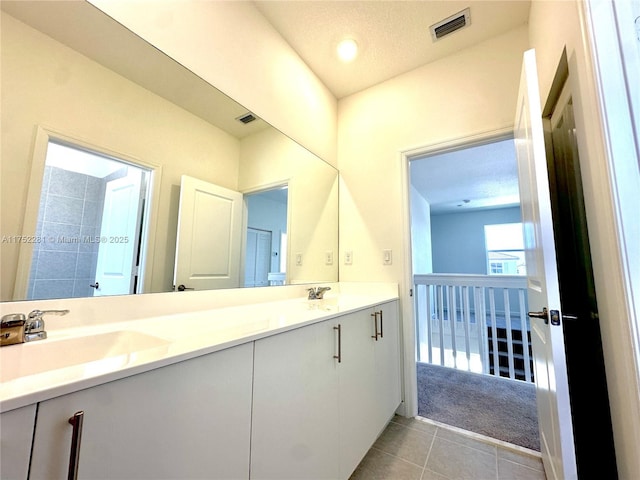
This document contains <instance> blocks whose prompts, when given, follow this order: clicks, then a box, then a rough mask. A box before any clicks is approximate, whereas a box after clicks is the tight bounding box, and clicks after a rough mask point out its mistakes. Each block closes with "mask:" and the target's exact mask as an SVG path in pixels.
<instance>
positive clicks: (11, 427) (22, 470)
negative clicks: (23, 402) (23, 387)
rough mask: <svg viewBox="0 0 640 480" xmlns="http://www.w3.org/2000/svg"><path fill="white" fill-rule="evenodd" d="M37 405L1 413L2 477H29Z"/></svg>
mask: <svg viewBox="0 0 640 480" xmlns="http://www.w3.org/2000/svg"><path fill="white" fill-rule="evenodd" d="M35 419H36V406H35V405H28V406H26V407H22V408H17V409H15V410H9V411H8V412H4V413H2V414H0V478H2V479H3V480H18V479H25V480H26V478H27V474H28V472H29V458H30V455H31V439H32V438H33V426H34V422H35Z"/></svg>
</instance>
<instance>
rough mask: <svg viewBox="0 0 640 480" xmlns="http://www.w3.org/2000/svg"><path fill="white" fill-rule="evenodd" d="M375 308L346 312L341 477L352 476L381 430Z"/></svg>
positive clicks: (344, 322) (342, 378) (344, 325)
mask: <svg viewBox="0 0 640 480" xmlns="http://www.w3.org/2000/svg"><path fill="white" fill-rule="evenodd" d="M373 315H374V311H373V310H369V309H367V310H362V311H360V312H355V313H352V314H349V315H346V316H345V317H343V318H342V319H341V320H342V321H341V324H342V362H341V363H340V369H339V378H340V383H339V384H340V399H339V400H340V478H344V479H346V478H349V476H350V475H351V473H352V472H353V470H354V469H355V468H356V467H357V466H358V464H359V463H360V461H361V460H362V458H363V457H364V456H365V454H366V453H367V451H368V450H369V447H370V446H371V444H372V443H373V441H374V440H375V439H376V437H377V435H378V433H379V431H378V430H377V428H378V422H377V421H376V420H375V419H376V418H377V417H378V416H379V415H378V413H377V411H378V407H377V402H378V399H377V398H376V393H377V392H376V372H375V364H374V362H375V347H376V345H375V343H377V341H376V339H375V337H376V331H375V318H374V316H373Z"/></svg>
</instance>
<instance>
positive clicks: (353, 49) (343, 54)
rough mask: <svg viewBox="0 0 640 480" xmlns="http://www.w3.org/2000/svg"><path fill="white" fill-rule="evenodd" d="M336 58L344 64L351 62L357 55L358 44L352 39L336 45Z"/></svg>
mask: <svg viewBox="0 0 640 480" xmlns="http://www.w3.org/2000/svg"><path fill="white" fill-rule="evenodd" d="M337 50H338V57H339V58H340V60H342V61H343V62H345V63H348V62H351V61H353V59H354V58H356V56H357V55H358V44H357V43H356V41H355V40H354V39H352V38H346V39H344V40H342V41H341V42H340V43H339V44H338V48H337Z"/></svg>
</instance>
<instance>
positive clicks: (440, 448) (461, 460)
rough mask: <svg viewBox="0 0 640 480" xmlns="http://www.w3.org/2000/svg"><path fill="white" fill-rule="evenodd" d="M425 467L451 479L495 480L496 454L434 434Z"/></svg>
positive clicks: (496, 473)
mask: <svg viewBox="0 0 640 480" xmlns="http://www.w3.org/2000/svg"><path fill="white" fill-rule="evenodd" d="M426 468H428V469H430V470H432V471H434V472H436V473H439V474H441V475H444V476H446V477H448V478H450V479H453V480H496V479H497V475H498V472H497V467H496V455H495V454H491V453H486V452H483V451H480V450H478V449H476V448H472V447H467V446H465V445H462V444H460V443H455V442H451V441H449V440H444V439H442V438H439V437H438V436H437V435H436V438H435V440H434V442H433V446H432V447H431V453H430V454H429V459H428V461H427V465H426Z"/></svg>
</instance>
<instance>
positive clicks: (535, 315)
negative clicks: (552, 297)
mask: <svg viewBox="0 0 640 480" xmlns="http://www.w3.org/2000/svg"><path fill="white" fill-rule="evenodd" d="M527 315H528V316H530V317H531V318H541V319H542V320H544V323H549V311H548V310H547V307H544V308H543V309H542V311H541V312H528V313H527Z"/></svg>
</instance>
